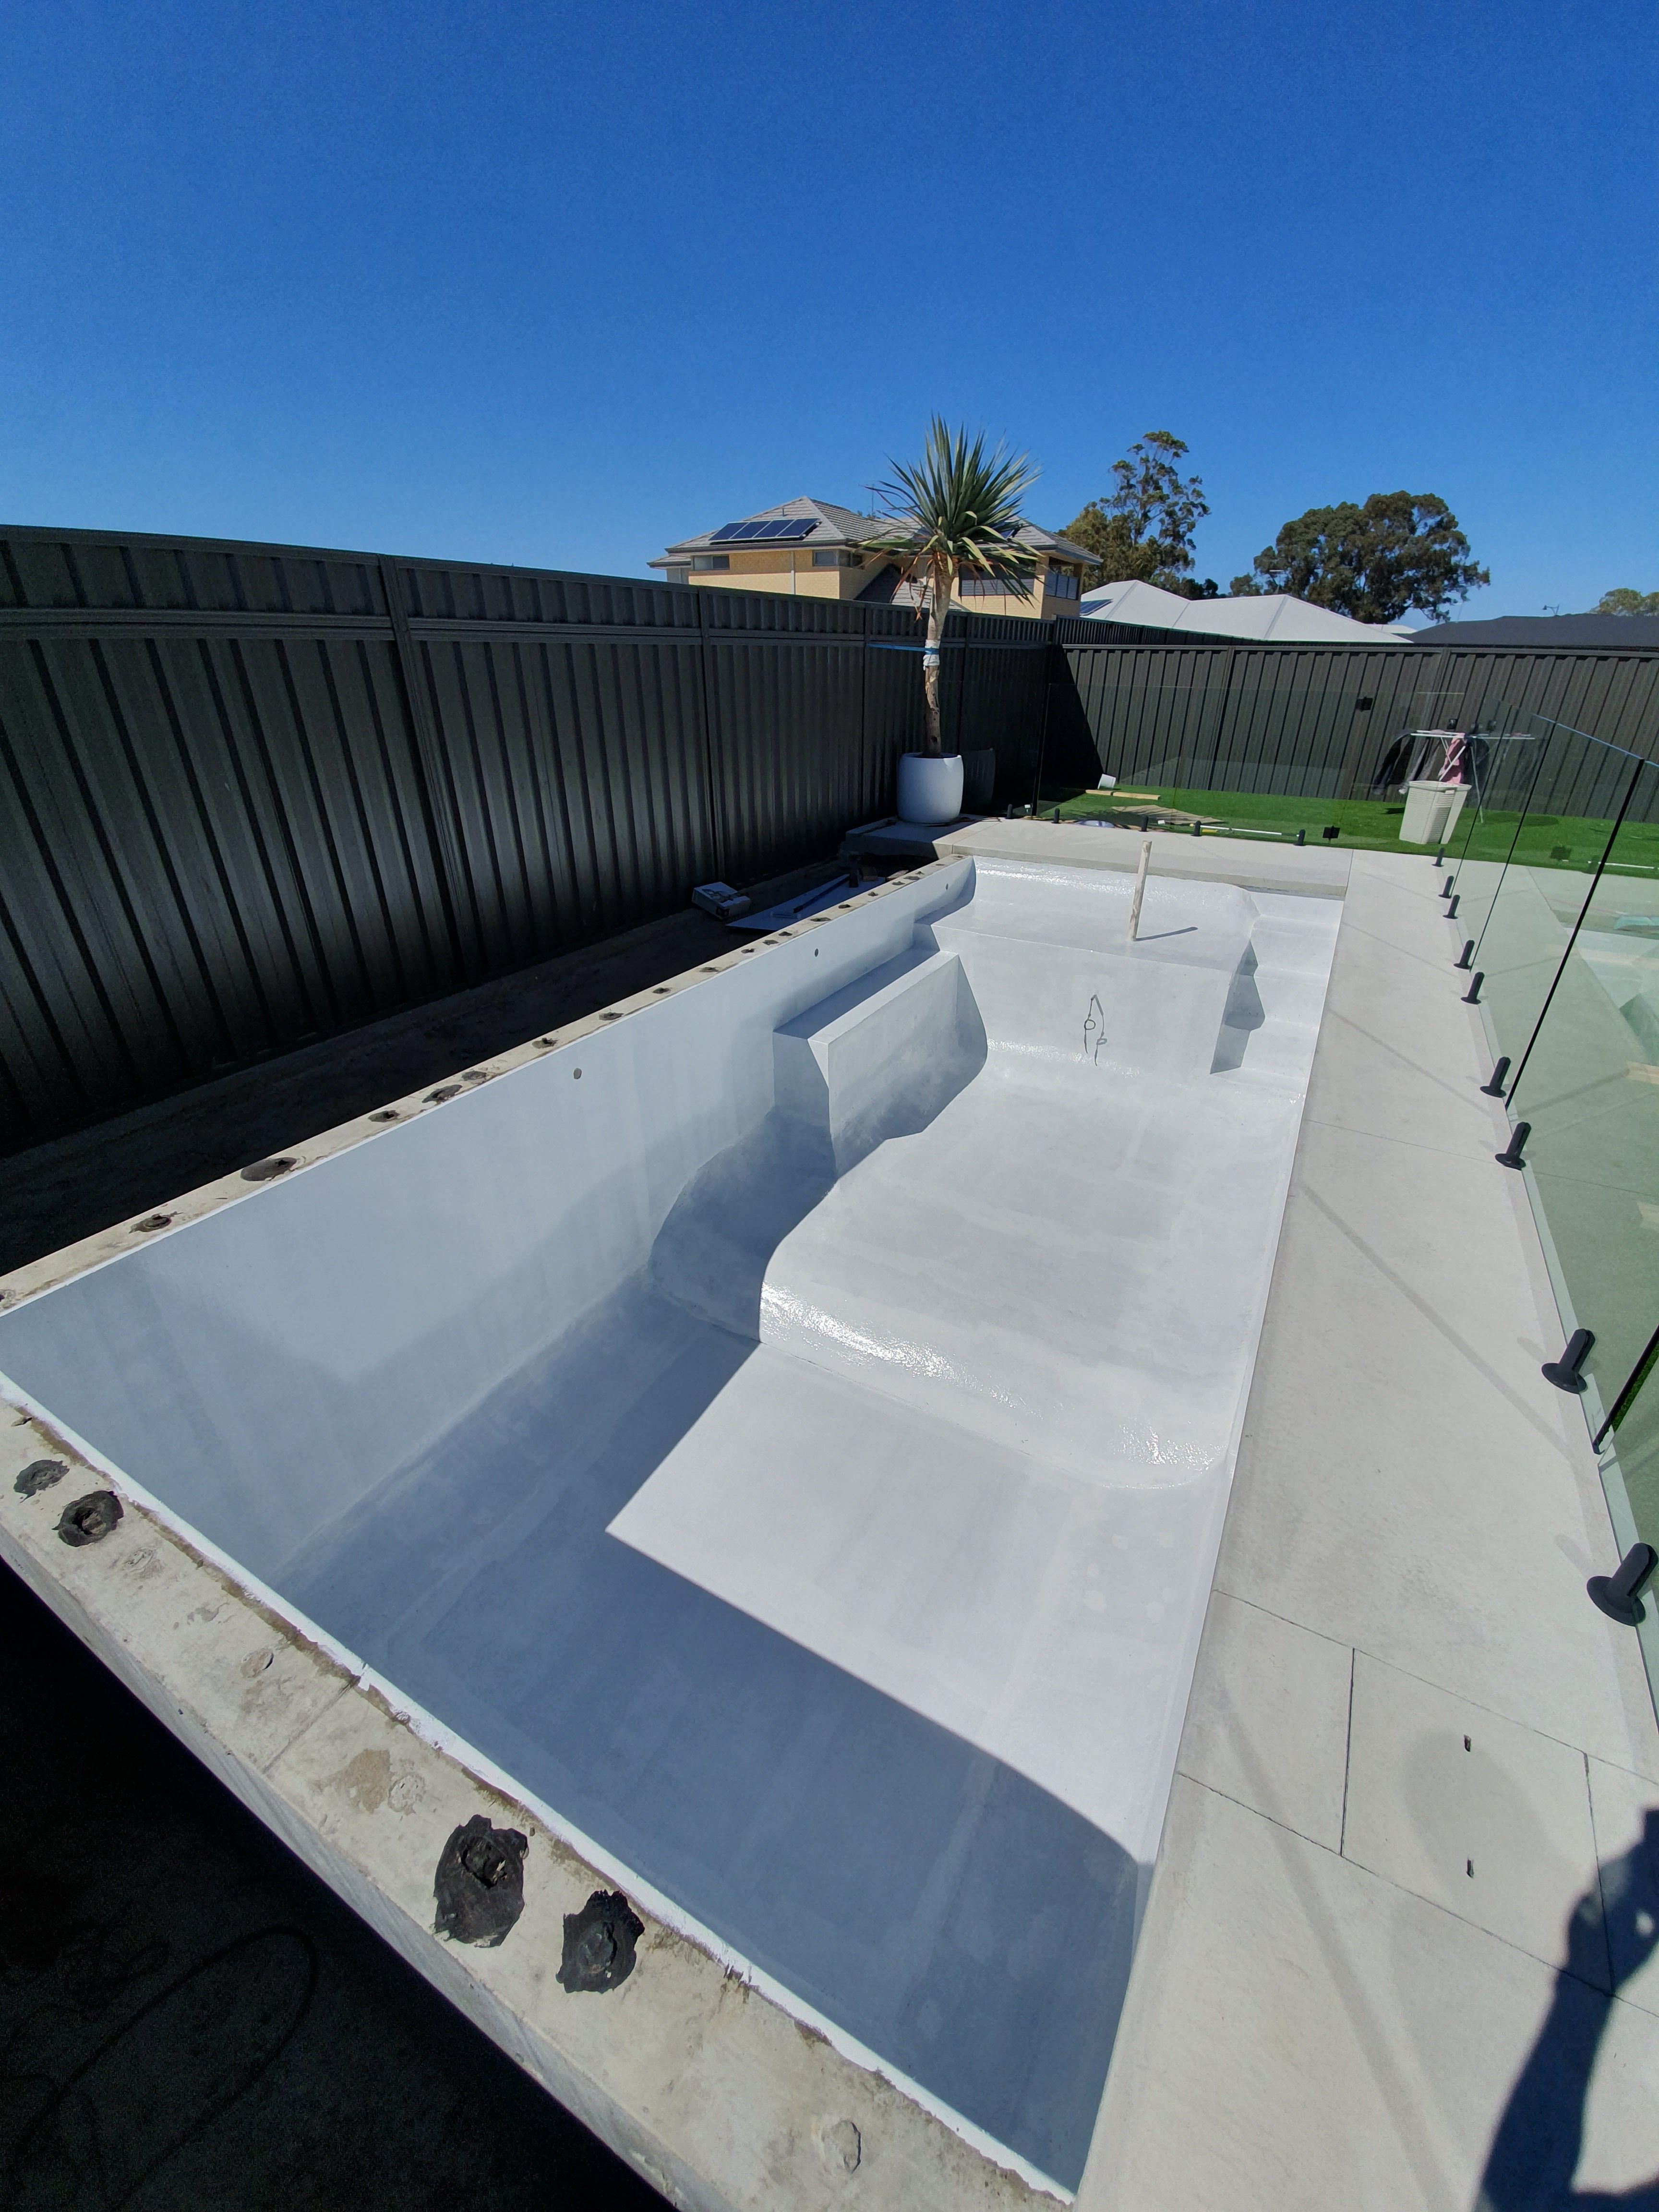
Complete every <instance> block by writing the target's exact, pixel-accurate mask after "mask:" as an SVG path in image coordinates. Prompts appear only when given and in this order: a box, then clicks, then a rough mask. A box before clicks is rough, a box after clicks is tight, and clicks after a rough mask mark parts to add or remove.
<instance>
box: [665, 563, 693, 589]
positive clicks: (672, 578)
mask: <svg viewBox="0 0 1659 2212" xmlns="http://www.w3.org/2000/svg"><path fill="white" fill-rule="evenodd" d="M690 573H691V571H690V569H689V568H686V567H685V566H684V563H682V564H681V565H680V566H679V567H678V568H671V569H670V570H669V571H668V580H669V582H670V583H671V584H683V583H684V581H685V580H686V578H687V577H688V576H689V575H690Z"/></svg>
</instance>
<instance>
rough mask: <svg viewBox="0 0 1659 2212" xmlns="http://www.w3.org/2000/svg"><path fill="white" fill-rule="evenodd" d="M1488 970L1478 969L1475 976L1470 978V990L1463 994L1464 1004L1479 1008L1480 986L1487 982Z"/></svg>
mask: <svg viewBox="0 0 1659 2212" xmlns="http://www.w3.org/2000/svg"><path fill="white" fill-rule="evenodd" d="M1485 981H1486V969H1484V968H1477V969H1475V971H1474V975H1473V976H1472V977H1471V978H1470V981H1469V987H1468V990H1467V991H1465V992H1464V994H1463V1004H1464V1005H1465V1006H1479V1005H1480V986H1481V985H1482V984H1483V983H1484V982H1485Z"/></svg>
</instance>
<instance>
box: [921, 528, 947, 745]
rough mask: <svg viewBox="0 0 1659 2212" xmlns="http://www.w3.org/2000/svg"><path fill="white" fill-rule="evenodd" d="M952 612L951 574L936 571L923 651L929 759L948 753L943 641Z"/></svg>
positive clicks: (929, 587)
mask: <svg viewBox="0 0 1659 2212" xmlns="http://www.w3.org/2000/svg"><path fill="white" fill-rule="evenodd" d="M941 602H942V604H941ZM950 611H951V577H950V571H949V570H948V569H946V570H944V571H943V572H941V571H940V570H939V569H938V568H935V569H934V570H933V574H932V575H931V576H930V577H929V579H928V585H927V644H926V645H924V646H923V647H922V649H921V696H922V703H923V704H924V706H925V707H926V708H927V736H926V738H925V739H924V741H923V744H922V748H921V749H922V751H923V752H924V753H925V754H926V755H927V758H928V759H929V760H938V759H939V758H940V757H942V755H943V754H944V751H945V725H944V723H943V721H942V720H941V719H940V715H939V641H940V640H941V639H942V638H943V637H944V635H945V617H946V616H947V615H948V614H949V612H950Z"/></svg>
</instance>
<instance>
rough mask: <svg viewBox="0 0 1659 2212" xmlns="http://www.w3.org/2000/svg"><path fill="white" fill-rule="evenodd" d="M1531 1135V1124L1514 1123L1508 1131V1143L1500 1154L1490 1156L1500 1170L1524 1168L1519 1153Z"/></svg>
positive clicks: (1524, 1122) (1525, 1122) (1528, 1122)
mask: <svg viewBox="0 0 1659 2212" xmlns="http://www.w3.org/2000/svg"><path fill="white" fill-rule="evenodd" d="M1531 1134H1532V1123H1531V1122H1530V1121H1517V1122H1516V1125H1515V1127H1513V1128H1512V1129H1511V1130H1510V1141H1509V1143H1508V1144H1507V1145H1506V1146H1504V1150H1503V1151H1502V1152H1494V1153H1493V1154H1492V1158H1494V1159H1495V1160H1496V1161H1497V1163H1498V1166H1499V1167H1500V1168H1523V1167H1525V1165H1526V1162H1525V1161H1524V1160H1523V1159H1522V1157H1521V1153H1522V1148H1523V1147H1524V1146H1525V1144H1526V1141H1527V1139H1528V1137H1529V1136H1531Z"/></svg>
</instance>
